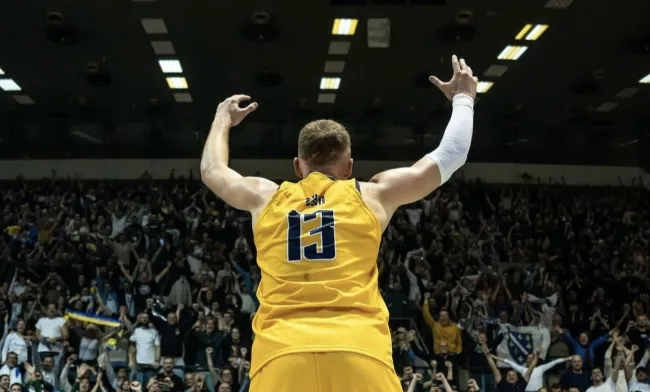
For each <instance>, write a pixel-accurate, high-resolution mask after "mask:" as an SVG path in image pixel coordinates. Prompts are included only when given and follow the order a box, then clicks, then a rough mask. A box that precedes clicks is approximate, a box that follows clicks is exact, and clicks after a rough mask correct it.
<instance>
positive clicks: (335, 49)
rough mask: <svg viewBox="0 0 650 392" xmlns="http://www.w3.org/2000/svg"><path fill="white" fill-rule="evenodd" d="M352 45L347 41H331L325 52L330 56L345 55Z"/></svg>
mask: <svg viewBox="0 0 650 392" xmlns="http://www.w3.org/2000/svg"><path fill="white" fill-rule="evenodd" d="M351 45H352V44H351V43H350V42H348V41H332V42H330V47H329V49H328V51H327V53H328V54H331V55H347V54H348V52H350V46H351Z"/></svg>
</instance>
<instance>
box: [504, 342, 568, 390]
mask: <svg viewBox="0 0 650 392" xmlns="http://www.w3.org/2000/svg"><path fill="white" fill-rule="evenodd" d="M539 355H540V352H539V350H538V351H536V352H535V354H534V355H529V357H531V358H529V359H528V360H527V361H526V362H527V363H526V366H521V365H519V364H518V363H516V362H514V361H512V360H510V359H501V358H496V359H498V360H499V361H502V362H504V363H507V364H508V366H510V367H511V368H513V369H514V370H515V371H516V372H517V373H519V374H520V375H521V376H522V377H524V379H525V378H526V375H527V374H528V370H529V369H530V368H531V367H532V368H533V370H532V372H530V375H529V376H528V379H527V380H526V382H527V384H526V391H527V392H537V391H539V390H540V389H541V388H543V387H544V374H545V373H546V372H547V371H549V370H551V369H552V368H554V367H555V366H556V365H559V364H561V363H565V362H569V361H571V357H568V358H559V359H556V360H554V361H551V362H548V363H545V364H543V365H539V366H537V362H538V360H539Z"/></svg>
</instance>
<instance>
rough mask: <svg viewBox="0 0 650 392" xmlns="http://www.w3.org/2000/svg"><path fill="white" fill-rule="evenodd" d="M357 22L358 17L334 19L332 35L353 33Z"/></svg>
mask: <svg viewBox="0 0 650 392" xmlns="http://www.w3.org/2000/svg"><path fill="white" fill-rule="evenodd" d="M358 24H359V20H358V19H334V23H333V24H332V35H354V33H356V31H357V25H358Z"/></svg>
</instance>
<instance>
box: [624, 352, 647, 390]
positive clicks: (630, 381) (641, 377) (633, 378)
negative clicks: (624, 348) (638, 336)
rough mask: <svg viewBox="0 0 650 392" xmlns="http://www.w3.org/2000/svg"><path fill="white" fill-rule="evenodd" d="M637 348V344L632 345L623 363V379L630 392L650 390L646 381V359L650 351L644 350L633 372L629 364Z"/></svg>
mask: <svg viewBox="0 0 650 392" xmlns="http://www.w3.org/2000/svg"><path fill="white" fill-rule="evenodd" d="M638 350H639V346H637V345H633V346H632V349H631V350H630V352H629V354H628V356H627V358H626V360H625V362H624V363H623V371H624V372H625V379H626V380H627V388H628V391H630V392H636V391H639V392H650V384H649V383H648V381H649V380H648V368H647V364H648V359H649V358H650V353H649V352H648V350H645V353H644V354H643V357H642V358H641V361H639V363H638V365H637V366H636V369H635V370H634V373H632V367H631V366H630V364H631V363H632V362H633V361H634V357H635V355H636V353H637V351H638Z"/></svg>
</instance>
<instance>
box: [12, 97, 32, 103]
mask: <svg viewBox="0 0 650 392" xmlns="http://www.w3.org/2000/svg"><path fill="white" fill-rule="evenodd" d="M14 100H15V101H16V102H18V103H19V104H21V105H33V104H34V100H33V99H32V98H31V97H30V96H29V95H14Z"/></svg>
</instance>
